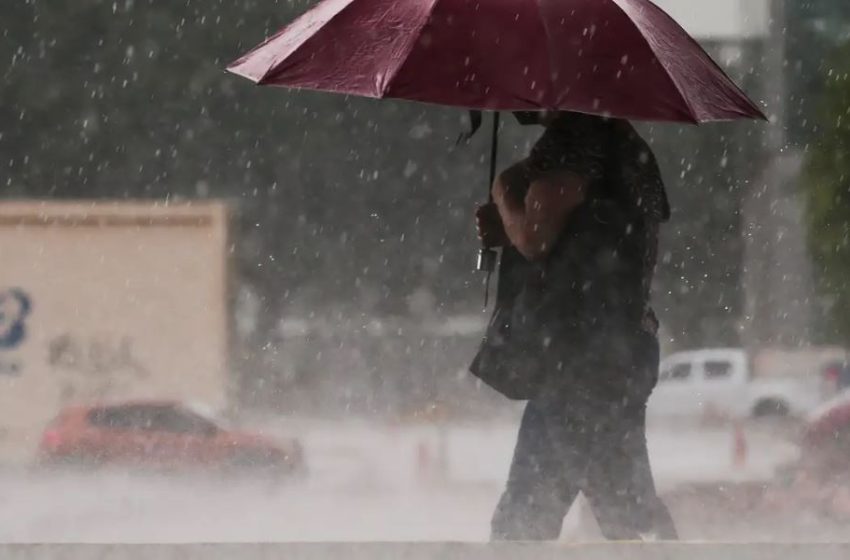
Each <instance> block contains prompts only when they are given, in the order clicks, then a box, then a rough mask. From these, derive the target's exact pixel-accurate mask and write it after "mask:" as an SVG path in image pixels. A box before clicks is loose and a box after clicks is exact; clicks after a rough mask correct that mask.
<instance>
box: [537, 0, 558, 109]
mask: <svg viewBox="0 0 850 560" xmlns="http://www.w3.org/2000/svg"><path fill="white" fill-rule="evenodd" d="M545 1H546V0H533V2H534V3H535V4H536V5H537V10H536V11H537V17H538V18H540V26H541V27H542V28H543V35H544V36H545V37H546V55H547V57H546V58H547V60H546V62H547V64H548V65H549V72H548V73H547V75H548V78H549V88H548V91H549V92H550V95H555V94H554V92H555V86H556V84H555V78H554V76H553V71H554V68H555V66H556V65H555V61H554V57H555V49H554V48H553V47H554V45H553V44H552V34H551V33H550V32H549V26H548V25H546V21H547V19H546V18H545V17H543V6H542V5H541V4H542V2H545ZM552 101H553V102H555V103H557V101H558V99H552Z"/></svg>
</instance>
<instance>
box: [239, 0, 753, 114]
mask: <svg viewBox="0 0 850 560" xmlns="http://www.w3.org/2000/svg"><path fill="white" fill-rule="evenodd" d="M228 70H229V71H231V72H233V73H235V74H238V75H241V76H244V77H246V78H249V79H251V80H253V81H254V82H256V83H258V84H262V85H272V86H285V87H290V88H302V89H311V90H321V91H331V92H338V93H345V94H354V95H362V96H367V97H376V98H396V99H409V100H414V101H422V102H428V103H439V104H442V105H451V106H457V107H466V108H470V109H490V110H497V111H501V110H511V111H521V110H540V109H560V110H572V111H579V112H584V113H592V114H599V115H610V116H614V117H620V118H628V119H638V120H659V121H678V122H693V123H699V122H706V121H716V120H730V119H738V118H764V115H763V114H762V112H761V111H760V110H759V109H758V107H756V105H755V104H754V103H753V102H752V101H750V100H749V99H748V98H747V97H746V95H744V93H742V92H741V90H740V89H738V88H737V87H736V86H735V84H733V83H732V81H731V80H730V79H729V78H728V77H727V76H726V75H725V74H724V73H723V71H722V70H721V69H720V68H719V67H718V66H717V65H716V64H715V63H714V62H713V61H712V60H711V58H710V57H709V56H708V55H707V54H706V53H705V51H703V50H702V48H701V47H700V46H699V45H698V44H697V43H696V41H694V40H693V39H692V38H691V37H690V36H689V35H688V34H687V33H686V32H685V31H684V30H683V29H682V28H681V27H680V26H679V25H678V24H677V23H676V22H675V21H674V20H673V19H672V18H671V17H670V16H668V15H667V14H666V13H664V11H662V10H661V9H660V8H658V7H657V6H655V5H654V4H653V3H652V2H650V1H649V0H324V1H323V2H321V3H320V4H318V5H317V6H316V7H314V8H313V9H312V10H310V11H308V12H307V13H305V14H304V15H303V16H301V17H300V18H299V19H297V20H296V21H295V22H293V23H292V24H291V25H290V26H288V27H286V28H284V29H283V30H282V31H280V32H279V33H277V34H276V35H274V36H273V37H271V38H270V39H268V40H267V41H266V42H265V43H263V44H262V45H260V46H259V47H257V48H256V49H254V50H253V51H251V52H250V53H248V54H247V55H245V56H243V57H242V58H240V59H239V60H237V61H236V62H234V63H233V64H232V65H230V67H229V68H228Z"/></svg>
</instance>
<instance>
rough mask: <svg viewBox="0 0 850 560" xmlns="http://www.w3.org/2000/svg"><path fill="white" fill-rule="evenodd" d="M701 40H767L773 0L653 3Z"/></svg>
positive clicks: (667, 1) (659, 0)
mask: <svg viewBox="0 0 850 560" xmlns="http://www.w3.org/2000/svg"><path fill="white" fill-rule="evenodd" d="M653 1H654V2H655V3H656V4H657V5H658V6H660V7H661V8H663V9H664V10H665V11H666V12H667V13H668V14H670V15H671V16H673V18H674V19H676V21H678V22H679V23H680V24H681V25H682V27H684V28H685V29H686V30H687V31H688V32H689V33H690V34H691V35H693V36H694V37H696V38H697V39H712V40H737V39H753V38H759V37H765V36H766V35H767V33H768V30H769V25H768V24H769V22H770V0H653Z"/></svg>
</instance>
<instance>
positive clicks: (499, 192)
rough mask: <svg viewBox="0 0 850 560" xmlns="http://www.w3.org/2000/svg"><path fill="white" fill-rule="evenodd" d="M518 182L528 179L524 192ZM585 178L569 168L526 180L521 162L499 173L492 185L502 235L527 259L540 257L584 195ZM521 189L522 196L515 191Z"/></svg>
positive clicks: (546, 250) (548, 248)
mask: <svg viewBox="0 0 850 560" xmlns="http://www.w3.org/2000/svg"><path fill="white" fill-rule="evenodd" d="M522 181H528V182H529V186H528V189H527V191H526V190H525V189H524V188H522V187H523V184H522ZM586 190H587V185H586V181H585V180H584V179H582V178H581V177H580V176H579V175H577V174H575V173H573V172H570V171H553V172H549V173H546V174H543V175H541V176H539V177H535V178H531V179H530V180H529V178H528V176H527V172H525V166H524V162H520V163H519V164H517V165H515V166H513V167H512V168H510V169H508V170H507V171H505V172H504V173H502V174H500V175H499V177H498V178H497V179H496V181H495V183H494V184H493V201H494V202H495V203H496V206H497V207H498V209H499V215H500V216H501V218H502V223H503V225H504V229H505V234H506V235H507V237H508V240H509V241H510V242H511V244H512V245H513V246H514V247H516V249H517V250H518V251H519V252H520V253H521V254H522V255H523V256H524V257H525V258H526V259H528V260H532V261H533V260H539V259H542V258H544V257H545V256H546V255H548V254H549V252H550V251H551V250H552V247H553V246H554V244H555V242H556V241H557V240H558V237H559V236H560V235H561V232H562V231H563V229H564V227H565V225H566V222H567V219H568V218H569V215H570V212H572V211H573V210H574V209H575V208H576V207H577V206H579V205H580V204H581V203H582V202H583V201H584V198H585V195H586ZM522 192H525V196H524V197H523V196H521V195H520V194H519V193H522Z"/></svg>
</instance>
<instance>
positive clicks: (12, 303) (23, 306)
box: [0, 288, 32, 350]
mask: <svg viewBox="0 0 850 560" xmlns="http://www.w3.org/2000/svg"><path fill="white" fill-rule="evenodd" d="M30 311H32V303H31V301H30V297H29V296H28V295H27V294H26V292H24V291H23V290H21V289H18V288H12V289H10V290H3V291H0V350H12V349H14V348H17V347H18V346H20V344H21V343H22V342H23V341H24V339H25V338H26V336H27V328H26V321H27V317H28V316H29V314H30Z"/></svg>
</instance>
